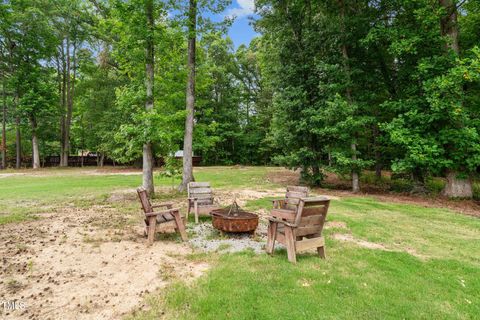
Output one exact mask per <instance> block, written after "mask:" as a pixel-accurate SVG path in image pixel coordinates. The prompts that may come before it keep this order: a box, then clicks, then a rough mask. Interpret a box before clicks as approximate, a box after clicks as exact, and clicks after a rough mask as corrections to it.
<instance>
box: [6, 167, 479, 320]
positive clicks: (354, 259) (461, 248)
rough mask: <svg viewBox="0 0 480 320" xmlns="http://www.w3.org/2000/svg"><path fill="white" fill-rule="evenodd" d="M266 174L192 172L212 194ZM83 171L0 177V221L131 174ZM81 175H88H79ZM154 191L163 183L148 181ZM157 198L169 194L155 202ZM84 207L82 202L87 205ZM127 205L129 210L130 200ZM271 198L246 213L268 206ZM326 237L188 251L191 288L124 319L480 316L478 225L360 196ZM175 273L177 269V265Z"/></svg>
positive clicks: (166, 182)
mask: <svg viewBox="0 0 480 320" xmlns="http://www.w3.org/2000/svg"><path fill="white" fill-rule="evenodd" d="M273 170H278V169H275V168H260V167H248V168H239V167H238V168H237V167H233V168H232V167H230V168H219V167H212V168H199V169H197V170H196V172H195V176H196V178H197V180H198V181H210V182H211V183H212V185H213V186H214V187H215V188H235V189H241V188H249V189H255V188H257V189H268V188H276V187H279V186H278V185H273V184H271V183H270V182H269V180H268V179H267V174H268V173H270V172H272V171H273ZM82 172H83V173H85V172H86V171H80V170H76V169H74V170H65V171H56V170H53V171H52V174H49V173H48V172H47V173H45V174H44V173H42V174H40V175H38V176H12V177H6V178H1V179H0V224H2V223H15V222H19V221H21V220H23V219H25V218H31V217H34V213H35V212H37V211H39V210H45V209H42V206H47V205H52V206H62V205H66V204H67V203H71V202H72V203H74V205H75V203H80V202H81V201H82V199H84V198H85V197H87V198H88V197H90V198H89V199H90V200H88V201H91V202H95V201H97V200H98V201H101V199H102V198H104V197H105V195H108V194H109V193H111V192H112V191H115V190H119V189H126V188H133V187H136V186H138V185H139V184H140V183H141V176H140V175H103V176H102V175H80V173H82ZM87 172H88V170H87ZM156 180H157V181H156V183H157V185H158V186H163V187H167V186H170V185H171V180H170V179H167V178H159V177H156ZM159 196H161V197H162V198H164V197H168V194H164V195H163V196H162V195H159ZM89 203H90V202H89ZM132 206H138V204H137V203H136V202H135V203H133V201H132ZM270 206H271V202H270V199H268V198H264V199H258V200H252V201H249V202H248V203H247V205H246V207H247V208H249V209H252V210H257V209H261V208H265V209H268V208H270ZM328 220H329V221H337V222H343V223H345V224H346V228H338V227H337V228H331V229H328V230H325V236H326V241H327V259H326V260H321V259H319V258H318V257H317V256H315V255H313V254H308V253H307V254H299V255H298V257H297V259H298V263H297V264H296V265H293V264H290V263H289V262H288V261H287V257H286V252H285V251H283V250H278V251H277V252H275V254H274V256H273V257H270V256H267V255H265V254H260V255H255V254H253V253H252V252H248V251H247V252H242V253H237V254H219V253H212V254H195V255H192V256H191V257H189V258H190V259H193V260H195V261H208V262H209V263H210V264H211V268H210V270H209V271H208V272H207V273H206V274H204V275H203V276H202V277H201V278H199V279H198V280H197V281H195V282H194V283H191V284H184V283H183V282H181V280H179V281H177V282H175V283H174V284H172V285H171V286H169V287H168V288H166V289H162V290H161V291H159V292H157V293H153V294H152V295H151V296H150V297H149V298H148V301H147V303H148V304H149V305H150V307H151V308H150V309H149V310H147V311H141V312H136V313H134V314H132V315H131V316H129V318H132V319H159V318H160V317H161V316H165V317H166V318H170V319H478V315H480V219H478V218H475V217H470V216H464V215H461V214H457V213H454V212H452V211H449V210H447V209H435V208H425V207H421V206H415V205H403V204H397V203H388V202H379V201H376V200H374V199H372V198H369V197H345V198H342V199H340V200H334V201H332V204H331V208H330V211H329V216H328ZM334 234H349V235H350V236H351V237H353V238H354V239H359V240H363V241H369V242H371V243H375V244H381V245H382V246H383V248H384V249H385V250H379V249H369V248H365V247H361V246H359V245H358V244H356V243H353V242H344V241H340V240H335V239H334V238H333V235H334ZM181 267H182V266H179V268H181Z"/></svg>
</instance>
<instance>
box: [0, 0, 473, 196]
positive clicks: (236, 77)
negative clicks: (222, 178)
mask: <svg viewBox="0 0 480 320" xmlns="http://www.w3.org/2000/svg"><path fill="white" fill-rule="evenodd" d="M192 1H193V2H192ZM192 1H190V2H189V1H160V0H128V1H120V0H75V1H54V2H52V1H43V0H35V1H33V0H7V1H2V2H1V4H0V82H1V84H2V88H3V95H2V97H3V98H2V99H3V103H2V107H3V111H4V112H2V114H3V115H4V127H5V130H4V131H5V133H4V134H2V136H3V139H4V140H5V143H3V142H2V145H1V148H2V151H3V152H2V155H3V158H4V159H5V160H8V161H5V166H16V167H20V166H22V165H33V167H39V166H41V165H42V163H43V160H44V159H45V158H46V157H47V156H59V157H60V159H61V160H60V163H59V164H60V165H65V166H66V165H68V156H69V155H77V154H84V153H85V152H90V153H92V154H96V155H97V156H98V157H99V163H100V164H101V163H102V162H103V159H105V158H108V159H112V160H114V161H115V162H117V163H129V164H136V163H140V162H141V158H142V153H143V155H144V156H145V153H144V152H145V146H146V145H148V146H149V148H151V153H152V157H154V158H157V159H158V158H160V157H162V158H164V159H166V158H169V157H171V156H172V154H173V153H174V152H175V151H177V150H182V149H183V147H184V139H186V138H187V135H184V134H185V128H187V129H188V126H186V125H185V124H186V123H185V119H186V117H187V116H188V114H189V112H190V111H189V110H194V111H192V112H193V124H194V126H193V137H192V148H193V153H194V154H195V155H198V156H201V157H202V163H203V164H205V165H232V164H252V165H284V166H287V167H290V168H295V169H300V170H301V173H302V178H303V180H304V181H305V182H306V183H309V184H314V185H320V184H322V182H323V180H324V176H325V173H326V172H327V171H334V172H338V173H340V174H347V175H350V176H351V179H352V189H353V190H354V191H358V190H359V189H360V188H361V186H359V176H360V175H361V174H362V172H364V170H375V172H376V173H377V176H378V177H380V175H381V172H382V170H387V171H392V172H393V173H394V174H399V175H404V176H408V177H409V178H410V179H412V180H413V181H415V183H416V184H417V185H418V186H419V187H421V186H422V185H424V184H425V183H426V180H427V179H428V178H429V177H431V176H443V177H446V178H447V180H448V183H447V187H446V188H445V194H446V195H449V196H465V197H470V196H471V193H472V191H471V183H470V180H471V179H472V178H473V177H475V176H476V175H477V174H478V172H479V167H480V135H479V133H480V131H479V130H480V120H479V119H480V118H479V112H480V48H479V44H480V33H479V31H478V30H480V3H479V2H478V1H473V0H462V1H459V0H439V1H436V0H435V1H432V0H369V1H359V0H327V1H311V0H289V1H272V0H257V1H256V3H255V4H256V15H255V18H254V19H253V22H252V24H253V25H254V27H255V29H256V31H257V32H258V36H257V37H256V38H254V39H253V40H252V41H251V42H250V44H249V45H240V46H238V47H237V48H236V47H235V46H234V44H233V42H232V40H231V39H230V38H229V37H228V36H227V30H228V27H229V24H230V23H231V22H232V21H231V20H230V18H228V17H226V18H225V21H223V22H220V23H214V22H213V21H210V20H209V16H210V14H206V13H207V12H210V13H213V14H220V15H221V14H222V12H224V9H225V7H226V6H227V5H228V4H229V2H228V1H213V0H209V1H206V0H204V1H200V0H199V1H196V0H192ZM192 3H193V4H194V5H195V6H196V8H197V11H196V12H195V15H194V19H195V24H194V25H195V28H194V29H192V11H191V8H192ZM192 37H193V38H192ZM192 39H194V40H196V43H195V41H194V42H192V41H191V40H192ZM192 43H193V48H194V49H195V56H194V58H195V59H194V60H191V59H190V57H191V54H190V53H191V51H189V50H190V49H191V48H192ZM146 52H147V54H146ZM148 52H150V53H148ZM192 61H193V62H192ZM192 63H193V65H192ZM149 66H150V67H149ZM192 66H194V67H193V69H192ZM149 68H150V69H149ZM149 70H150V71H149ZM192 70H194V74H193V77H194V78H191V77H192V74H191V71H192ZM192 79H194V80H195V82H194V84H195V86H194V90H193V92H192V91H188V90H186V89H187V81H189V83H191V80H192ZM192 94H193V98H194V99H193V100H191V99H190V100H189V99H187V96H188V95H192ZM189 101H190V102H189ZM189 103H190V104H191V106H193V107H192V108H190V109H189V108H186V106H188V104H189ZM187 123H188V121H187ZM3 139H2V140H3ZM167 162H168V163H170V162H169V161H167Z"/></svg>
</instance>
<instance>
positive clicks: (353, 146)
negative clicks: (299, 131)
mask: <svg viewBox="0 0 480 320" xmlns="http://www.w3.org/2000/svg"><path fill="white" fill-rule="evenodd" d="M338 3H339V5H340V19H341V26H340V27H341V32H342V36H343V37H344V36H345V3H344V2H343V0H339V2H338ZM341 51H342V58H343V68H344V70H345V74H346V76H347V87H346V89H345V96H346V98H347V102H348V104H350V105H351V104H352V103H353V98H352V89H351V87H350V66H349V56H348V48H347V44H346V41H345V39H343V40H342V46H341ZM350 149H351V151H352V162H356V161H357V143H356V140H355V139H353V140H352V143H351V145H350ZM358 177H359V172H358V170H357V169H356V165H355V164H354V165H353V168H352V191H353V192H359V191H360V180H359V178H358Z"/></svg>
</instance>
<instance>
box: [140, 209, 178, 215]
mask: <svg viewBox="0 0 480 320" xmlns="http://www.w3.org/2000/svg"><path fill="white" fill-rule="evenodd" d="M179 210H180V208H171V209H167V210H162V211H157V212H149V213H145V216H146V217H154V216H158V215H161V214H165V213H171V214H175V212H180V211H179Z"/></svg>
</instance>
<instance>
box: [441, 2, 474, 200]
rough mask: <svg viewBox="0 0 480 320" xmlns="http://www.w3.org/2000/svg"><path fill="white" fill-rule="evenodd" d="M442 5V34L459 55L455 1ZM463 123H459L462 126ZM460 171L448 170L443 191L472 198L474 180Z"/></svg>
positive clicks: (451, 195)
mask: <svg viewBox="0 0 480 320" xmlns="http://www.w3.org/2000/svg"><path fill="white" fill-rule="evenodd" d="M439 3H440V5H441V6H442V7H444V8H445V11H446V14H445V16H443V17H442V18H441V19H440V31H441V34H442V35H444V36H447V37H449V38H450V42H449V43H448V44H447V48H450V49H452V50H453V51H454V52H455V53H456V54H457V55H459V54H460V45H459V42H458V35H459V29H458V12H457V6H456V4H455V1H453V0H439ZM462 126H463V124H459V127H460V128H461V127H462ZM459 173H462V172H457V171H456V170H447V184H446V185H445V188H444V189H443V191H442V193H443V194H444V195H445V196H447V197H451V198H472V197H473V192H472V180H471V177H470V176H468V177H467V178H466V179H460V178H458V175H459ZM463 173H464V172H463Z"/></svg>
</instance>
